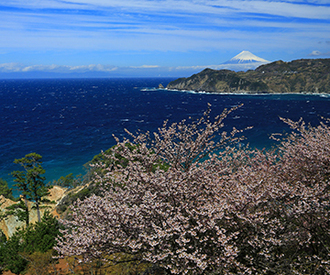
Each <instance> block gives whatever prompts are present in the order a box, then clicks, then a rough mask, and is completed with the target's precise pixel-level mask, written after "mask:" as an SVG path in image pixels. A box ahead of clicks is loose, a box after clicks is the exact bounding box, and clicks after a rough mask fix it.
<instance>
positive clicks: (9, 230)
mask: <svg viewBox="0 0 330 275" xmlns="http://www.w3.org/2000/svg"><path fill="white" fill-rule="evenodd" d="M67 192H68V191H67V188H63V187H59V186H53V188H51V189H50V190H49V195H48V196H46V198H47V199H48V200H50V201H52V202H53V203H48V204H42V207H41V209H40V210H41V215H43V214H44V212H45V210H48V211H49V212H51V213H52V214H53V215H54V216H56V217H58V216H59V214H58V213H57V211H56V207H57V205H58V203H59V202H60V201H61V200H62V198H63V197H65V196H66V195H67ZM13 204H17V202H15V201H12V200H10V199H7V198H5V197H4V196H2V195H1V196H0V210H1V211H5V210H6V207H8V206H11V205H13ZM33 205H34V204H33V203H32V202H28V207H29V209H30V222H31V223H35V222H36V221H37V220H38V217H37V210H36V209H34V208H33ZM24 225H25V223H24V222H21V221H18V220H17V219H16V217H15V216H8V217H6V218H4V219H2V220H1V221H0V230H1V231H2V232H3V233H4V234H5V235H6V236H7V237H10V236H12V235H13V233H14V232H15V231H16V229H17V228H19V227H24Z"/></svg>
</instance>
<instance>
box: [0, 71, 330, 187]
mask: <svg viewBox="0 0 330 275" xmlns="http://www.w3.org/2000/svg"><path fill="white" fill-rule="evenodd" d="M171 80H174V79H173V78H120V79H42V80H41V79H40V80H0V149H1V150H0V178H3V179H5V180H6V181H7V182H8V183H9V185H10V186H12V184H13V183H14V182H13V178H12V176H11V175H10V173H11V172H12V171H14V170H20V168H21V167H20V166H18V165H16V164H14V163H13V161H14V159H16V158H22V157H24V156H25V155H26V154H28V153H30V152H36V153H38V154H40V155H42V156H43V167H44V168H45V169H46V175H45V176H46V181H47V182H51V181H53V180H56V179H58V178H59V177H61V176H65V175H67V174H69V173H73V174H74V175H77V174H84V173H85V170H84V166H83V165H84V164H85V163H87V162H88V161H90V160H91V159H92V158H93V156H94V155H96V154H98V153H100V152H101V150H106V149H108V148H110V147H111V146H113V145H114V144H115V140H114V138H113V136H112V135H113V134H114V135H115V136H117V137H119V138H120V137H123V136H124V135H125V131H124V129H125V128H126V129H128V130H129V131H131V132H135V131H137V130H138V129H140V130H142V131H150V132H154V131H157V129H158V127H161V126H162V124H163V121H164V120H168V121H169V123H172V122H179V121H181V120H182V119H188V117H192V118H198V117H200V116H201V115H202V114H203V112H204V111H205V110H206V109H207V104H208V103H210V104H211V106H212V107H211V108H212V112H211V117H214V116H216V115H217V114H219V113H221V112H222V110H223V109H224V108H231V107H233V106H237V105H239V104H244V105H243V106H242V107H241V108H239V109H238V110H236V111H235V112H233V113H232V114H231V115H230V116H229V117H228V118H227V119H226V120H225V125H226V127H227V128H225V129H226V130H228V129H230V128H231V127H233V126H235V127H236V128H238V129H243V128H245V127H247V126H253V128H252V129H251V130H247V131H246V132H244V135H245V136H246V140H245V141H243V143H244V144H247V143H249V144H250V146H252V147H258V148H264V147H265V148H269V147H271V146H272V145H274V141H272V140H270V139H269V136H270V134H271V133H275V132H276V133H279V132H280V133H282V132H287V131H289V130H290V129H289V128H288V127H287V125H285V124H284V123H283V122H282V121H281V120H280V119H279V117H285V118H290V119H293V120H298V119H299V118H300V117H302V118H303V119H304V121H305V122H308V123H311V124H312V125H317V124H318V123H319V121H320V119H321V117H330V97H329V96H327V95H266V94H265V95H216V94H200V93H194V92H180V91H169V90H165V89H163V90H160V89H156V87H158V85H159V84H160V83H161V84H162V85H163V86H164V87H166V85H167V84H168V82H170V81H171Z"/></svg>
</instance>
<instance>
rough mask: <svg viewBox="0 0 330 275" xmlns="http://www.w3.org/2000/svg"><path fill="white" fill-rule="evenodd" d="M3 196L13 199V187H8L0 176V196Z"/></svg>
mask: <svg viewBox="0 0 330 275" xmlns="http://www.w3.org/2000/svg"><path fill="white" fill-rule="evenodd" d="M1 195H2V196H4V197H5V198H6V199H10V200H15V198H14V196H13V188H9V187H8V183H7V182H6V181H5V180H3V179H2V178H0V196H1Z"/></svg>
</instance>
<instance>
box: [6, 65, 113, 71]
mask: <svg viewBox="0 0 330 275" xmlns="http://www.w3.org/2000/svg"><path fill="white" fill-rule="evenodd" d="M117 69H118V67H115V66H105V65H101V64H96V65H95V64H90V65H82V66H67V65H54V64H53V65H32V66H24V65H22V64H18V63H3V64H0V72H7V73H9V72H23V73H24V72H54V73H70V72H80V73H82V72H113V71H116V70H117Z"/></svg>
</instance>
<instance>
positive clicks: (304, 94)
mask: <svg viewBox="0 0 330 275" xmlns="http://www.w3.org/2000/svg"><path fill="white" fill-rule="evenodd" d="M152 90H153V91H154V90H166V91H173V92H184V93H191V94H206V95H207V94H210V95H257V96H260V95H303V96H306V95H315V96H321V97H330V92H329V93H308V92H301V93H269V92H250V91H245V92H240V93H237V92H235V93H229V92H207V91H196V90H180V89H170V88H164V89H157V88H155V89H152Z"/></svg>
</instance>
